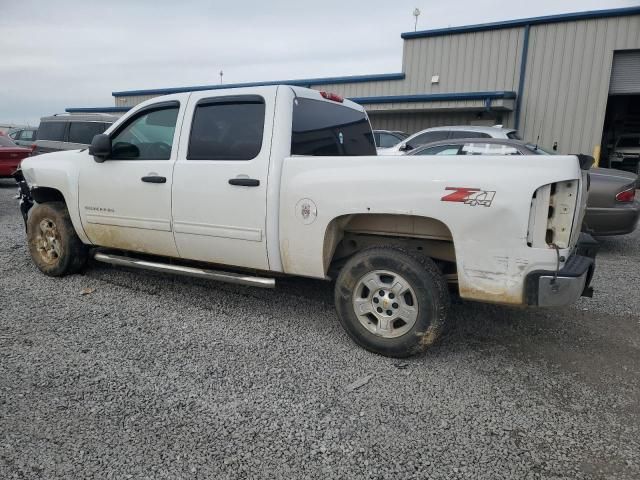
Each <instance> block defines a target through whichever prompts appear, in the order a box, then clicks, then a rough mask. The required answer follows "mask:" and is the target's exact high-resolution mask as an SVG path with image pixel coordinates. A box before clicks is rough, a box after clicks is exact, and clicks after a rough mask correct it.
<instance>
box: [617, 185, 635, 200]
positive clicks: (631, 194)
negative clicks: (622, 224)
mask: <svg viewBox="0 0 640 480" xmlns="http://www.w3.org/2000/svg"><path fill="white" fill-rule="evenodd" d="M635 198H636V187H635V186H633V187H629V188H627V189H626V190H623V191H621V192H620V193H618V194H617V195H616V202H633V201H634V200H635Z"/></svg>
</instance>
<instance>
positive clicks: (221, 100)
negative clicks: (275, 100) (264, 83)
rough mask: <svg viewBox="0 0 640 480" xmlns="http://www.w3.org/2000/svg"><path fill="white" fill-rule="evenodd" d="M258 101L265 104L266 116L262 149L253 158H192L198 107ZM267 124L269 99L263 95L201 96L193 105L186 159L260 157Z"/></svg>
mask: <svg viewBox="0 0 640 480" xmlns="http://www.w3.org/2000/svg"><path fill="white" fill-rule="evenodd" d="M256 103H260V104H262V105H264V118H263V120H262V143H261V144H260V150H259V151H258V153H257V154H256V155H255V156H254V157H253V158H249V159H246V160H229V159H215V158H211V159H207V160H199V159H193V158H190V157H191V155H190V152H189V150H190V148H191V135H192V133H193V126H194V125H195V123H196V122H195V118H196V110H197V109H198V107H206V106H209V105H242V104H256ZM266 124H267V101H266V99H265V98H264V97H263V96H262V95H257V94H253V93H248V94H245V95H224V96H218V97H206V98H201V99H199V100H198V101H197V102H196V103H195V105H194V106H193V112H191V125H189V137H188V138H187V154H186V155H185V157H184V159H185V160H186V161H188V162H202V161H205V162H228V161H232V162H251V161H253V160H255V159H256V158H258V157H259V156H260V154H261V153H262V151H263V147H264V141H265V138H266V135H265V133H266V132H265V126H266Z"/></svg>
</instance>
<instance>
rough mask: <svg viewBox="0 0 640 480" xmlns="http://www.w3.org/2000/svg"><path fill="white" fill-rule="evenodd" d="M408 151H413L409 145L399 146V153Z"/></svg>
mask: <svg viewBox="0 0 640 480" xmlns="http://www.w3.org/2000/svg"><path fill="white" fill-rule="evenodd" d="M409 150H413V147H412V146H411V145H409V144H408V143H405V144H404V145H401V146H400V151H401V152H408V151H409Z"/></svg>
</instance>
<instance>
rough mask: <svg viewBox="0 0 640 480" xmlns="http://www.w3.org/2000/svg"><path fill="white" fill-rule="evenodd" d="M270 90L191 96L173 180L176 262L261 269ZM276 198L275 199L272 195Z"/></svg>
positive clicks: (264, 249)
mask: <svg viewBox="0 0 640 480" xmlns="http://www.w3.org/2000/svg"><path fill="white" fill-rule="evenodd" d="M274 103H275V90H274V89H264V90H258V89H252V92H251V94H243V92H242V90H238V93H237V94H235V93H234V94H233V95H229V94H226V95H224V96H214V95H212V94H211V92H208V93H206V92H197V93H192V94H191V97H190V99H189V105H188V107H187V111H186V114H185V120H184V127H183V131H184V132H189V133H188V134H183V135H182V138H181V140H180V152H179V156H178V159H177V161H176V165H175V170H174V178H173V180H174V181H173V206H172V208H173V220H174V226H175V239H176V245H177V247H178V251H179V253H180V256H181V257H183V258H188V259H192V260H200V261H205V262H212V263H222V264H227V265H235V266H241V267H251V268H257V269H264V270H267V269H268V268H269V263H268V259H267V239H266V233H265V223H266V208H267V174H268V171H269V156H270V150H271V134H270V133H271V128H272V122H273V108H274V107H273V105H274ZM276 195H277V194H276Z"/></svg>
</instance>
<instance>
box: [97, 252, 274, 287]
mask: <svg viewBox="0 0 640 480" xmlns="http://www.w3.org/2000/svg"><path fill="white" fill-rule="evenodd" d="M93 258H94V259H95V260H97V261H98V262H104V263H110V264H111V265H121V266H123V267H131V268H140V269H142V270H153V271H154V272H164V273H173V274H176V275H185V276H187V277H197V278H206V279H209V280H217V281H219V282H227V283H235V284H238V285H249V286H251V287H262V288H275V286H276V281H275V279H273V278H264V277H252V276H251V275H242V274H240V273H232V272H221V271H217V270H206V269H203V268H194V267H183V266H180V265H169V264H167V263H158V262H150V261H148V260H140V259H137V258H131V257H123V256H122V255H113V254H111V253H103V252H96V253H95V254H94V255H93Z"/></svg>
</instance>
